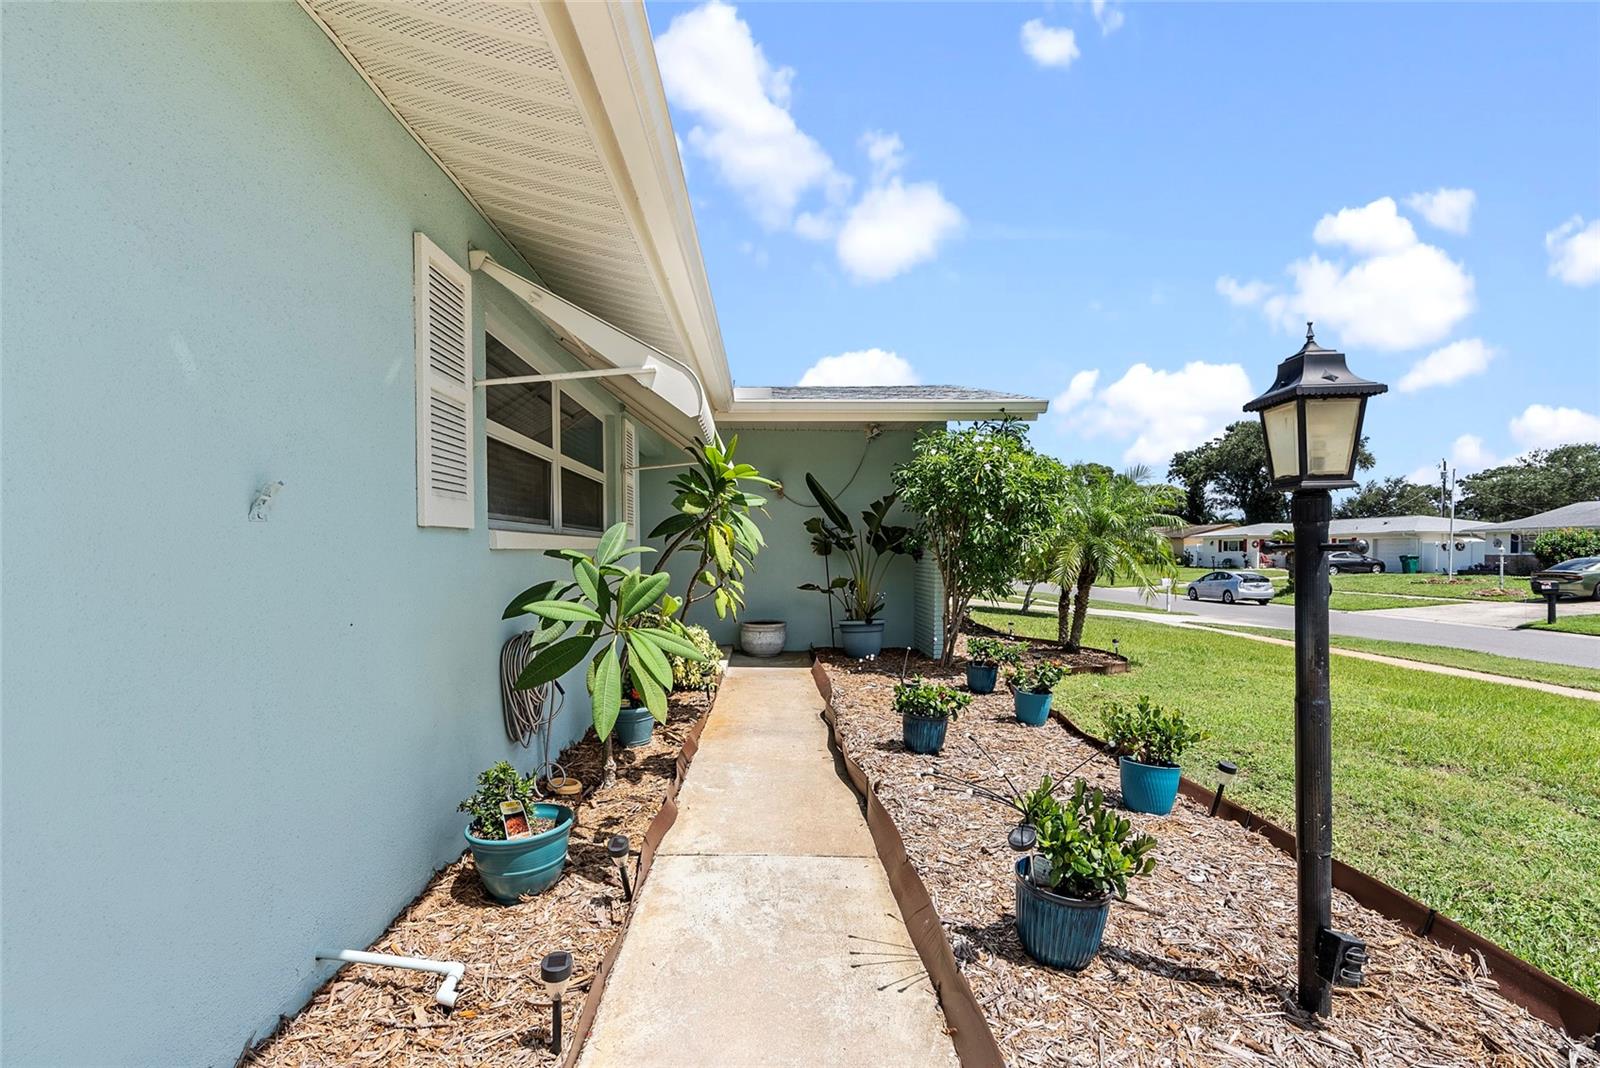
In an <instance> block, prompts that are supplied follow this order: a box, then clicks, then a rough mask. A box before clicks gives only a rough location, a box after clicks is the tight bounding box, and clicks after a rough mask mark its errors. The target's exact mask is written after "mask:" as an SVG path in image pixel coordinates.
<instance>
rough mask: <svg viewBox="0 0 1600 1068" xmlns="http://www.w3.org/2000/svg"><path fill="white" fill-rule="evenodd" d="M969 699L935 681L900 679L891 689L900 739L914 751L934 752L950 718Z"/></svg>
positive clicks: (939, 744) (958, 711) (940, 745)
mask: <svg viewBox="0 0 1600 1068" xmlns="http://www.w3.org/2000/svg"><path fill="white" fill-rule="evenodd" d="M971 703H972V698H971V697H969V696H967V695H966V694H964V693H960V692H958V691H956V690H954V689H952V688H950V687H949V686H941V685H939V684H938V683H934V682H924V681H923V680H922V679H918V680H917V681H916V682H902V683H900V684H899V685H898V686H896V687H895V688H894V710H895V711H896V712H898V713H900V740H901V741H902V742H904V743H905V747H906V749H908V750H909V751H911V752H913V753H923V754H926V753H937V752H938V751H939V750H941V749H943V748H944V736H945V731H946V730H947V729H948V728H949V726H950V721H951V720H952V719H955V718H956V716H957V715H959V714H960V712H961V710H962V709H963V708H966V707H967V705H969V704H971Z"/></svg>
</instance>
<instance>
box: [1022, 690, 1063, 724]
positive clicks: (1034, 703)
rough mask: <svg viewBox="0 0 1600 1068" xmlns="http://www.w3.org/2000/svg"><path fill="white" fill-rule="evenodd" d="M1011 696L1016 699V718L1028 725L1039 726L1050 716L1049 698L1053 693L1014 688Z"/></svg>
mask: <svg viewBox="0 0 1600 1068" xmlns="http://www.w3.org/2000/svg"><path fill="white" fill-rule="evenodd" d="M1012 696H1013V698H1014V699H1015V701H1016V711H1017V719H1019V720H1021V721H1022V722H1023V723H1026V724H1027V725H1028V726H1030V727H1037V726H1040V725H1041V724H1043V723H1044V721H1045V720H1047V719H1049V718H1050V699H1051V698H1052V697H1054V696H1055V694H1053V693H1029V692H1028V691H1026V690H1014V691H1012Z"/></svg>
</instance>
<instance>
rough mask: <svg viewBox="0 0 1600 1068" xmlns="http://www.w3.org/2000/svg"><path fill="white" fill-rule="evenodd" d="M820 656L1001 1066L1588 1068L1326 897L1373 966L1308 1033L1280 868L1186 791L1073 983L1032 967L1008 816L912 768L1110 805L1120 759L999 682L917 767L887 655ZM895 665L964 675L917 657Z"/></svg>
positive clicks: (1463, 963)
mask: <svg viewBox="0 0 1600 1068" xmlns="http://www.w3.org/2000/svg"><path fill="white" fill-rule="evenodd" d="M1040 651H1043V650H1037V651H1036V652H1040ZM824 660H825V662H826V665H827V668H828V671H829V673H830V674H831V675H832V677H833V703H834V708H835V712H836V715H837V721H838V725H837V730H838V736H839V739H840V744H841V746H843V747H844V749H845V751H846V752H848V753H849V754H850V755H851V756H852V757H853V758H854V759H855V760H856V762H857V763H859V764H860V765H861V767H862V769H863V770H864V771H865V772H866V773H867V775H868V777H869V778H870V779H871V781H872V782H873V783H874V784H875V788H876V790H877V793H878V797H879V800H880V801H881V802H882V804H883V806H884V808H885V809H886V810H887V811H888V812H889V813H890V815H892V816H893V818H894V821H895V823H896V825H897V826H898V827H899V830H900V834H901V836H902V837H903V838H904V840H905V846H906V852H907V853H908V854H909V856H910V857H911V860H912V862H913V863H914V864H915V865H916V867H917V870H918V872H919V873H920V874H921V876H922V880H923V882H924V884H925V885H926V886H927V888H928V892H929V894H930V895H931V896H932V898H933V903H934V906H935V907H936V908H937V910H938V913H939V915H940V917H941V918H942V919H943V922H944V927H945V932H946V934H947V935H948V937H949V938H950V941H951V946H952V950H953V951H954V953H955V956H956V959H957V960H958V961H959V962H961V965H960V966H961V969H962V972H963V974H964V975H965V976H966V979H967V982H968V983H969V984H970V985H971V986H972V989H973V992H974V993H975V994H976V996H977V999H978V1001H979V1002H980V1003H981V1004H982V1006H983V1011H984V1015H985V1017H986V1018H987V1020H988V1022H989V1027H990V1029H991V1030H992V1031H993V1032H994V1035H995V1038H996V1039H997V1040H998V1042H999V1045H1000V1048H1001V1050H1002V1052H1003V1053H1004V1055H1005V1057H1006V1060H1007V1062H1008V1063H1009V1064H1012V1065H1093V1066H1097V1068H1098V1066H1102V1065H1219V1064H1250V1065H1319V1066H1338V1068H1348V1066H1351V1065H1361V1066H1387V1065H1410V1066H1416V1068H1421V1066H1432V1065H1450V1066H1455V1065H1490V1066H1495V1068H1499V1066H1511V1065H1539V1066H1549V1068H1573V1066H1578V1065H1584V1066H1596V1065H1600V1055H1597V1054H1596V1053H1595V1052H1594V1051H1593V1050H1592V1049H1590V1048H1587V1047H1585V1046H1583V1045H1579V1044H1575V1043H1574V1042H1572V1041H1570V1040H1569V1039H1568V1038H1567V1037H1566V1036H1565V1035H1563V1034H1562V1033H1561V1032H1560V1031H1558V1030H1556V1029H1554V1028H1552V1027H1550V1026H1548V1025H1546V1024H1544V1023H1543V1022H1541V1021H1539V1020H1537V1019H1535V1018H1534V1017H1533V1016H1531V1015H1529V1013H1528V1012H1527V1011H1526V1010H1524V1009H1522V1008H1521V1007H1519V1006H1517V1005H1514V1004H1512V1003H1511V1002H1509V1001H1506V1000H1504V999H1503V998H1501V997H1500V996H1499V995H1498V994H1497V993H1496V992H1495V983H1494V981H1493V980H1491V979H1489V978H1488V977H1487V976H1486V975H1485V973H1484V969H1483V967H1482V965H1481V962H1476V961H1474V960H1472V959H1470V958H1468V957H1465V956H1459V955H1457V954H1454V953H1451V952H1449V951H1447V950H1445V949H1444V948H1442V947H1440V946H1437V945H1435V944H1433V943H1430V942H1428V941H1425V940H1424V939H1422V938H1419V937H1417V936H1415V935H1413V934H1412V933H1411V932H1410V931H1409V930H1407V929H1406V928H1404V927H1402V926H1400V925H1398V924H1396V923H1394V922H1393V921H1391V920H1388V919H1386V918H1384V917H1383V916H1381V915H1379V914H1378V913H1376V912H1373V911H1371V910H1369V909H1366V908H1363V907H1361V906H1360V905H1358V904H1356V903H1355V901H1354V900H1353V899H1351V898H1350V897H1349V896H1348V895H1346V894H1344V893H1341V892H1339V891H1335V892H1334V900H1333V912H1334V923H1335V925H1336V926H1337V927H1339V928H1340V929H1341V930H1346V931H1350V932H1353V933H1354V934H1356V935H1357V936H1358V937H1361V938H1363V939H1365V940H1366V942H1367V945H1368V947H1369V952H1370V954H1371V963H1370V964H1369V965H1368V967H1367V969H1366V985H1364V986H1362V987H1359V988H1355V989H1338V990H1336V991H1335V993H1334V1003H1333V1016H1332V1019H1331V1020H1330V1021H1327V1022H1325V1023H1321V1024H1314V1023H1312V1022H1311V1021H1310V1020H1308V1019H1307V1018H1306V1017H1305V1016H1303V1015H1302V1014H1301V1013H1300V1011H1299V1010H1298V1009H1297V1008H1296V1007H1295V1005H1294V1000H1293V997H1294V986H1295V967H1296V966H1295V960H1296V934H1295V930H1296V928H1295V900H1296V892H1295V866H1294V861H1293V859H1292V858H1291V857H1289V856H1287V855H1285V854H1284V853H1282V852H1280V851H1279V850H1278V849H1276V848H1274V847H1273V846H1272V845H1271V844H1270V843H1269V842H1268V841H1267V840H1266V839H1265V838H1263V837H1261V836H1260V835H1257V834H1254V833H1251V832H1249V831H1246V830H1245V829H1244V828H1242V827H1240V826H1239V825H1238V824H1235V823H1232V822H1229V821H1227V820H1220V819H1212V818H1210V817H1209V816H1208V815H1207V812H1206V809H1205V808H1204V807H1202V806H1200V805H1197V804H1196V803H1194V802H1192V801H1190V800H1188V799H1187V798H1184V797H1181V796H1180V797H1179V799H1178V805H1177V807H1176V808H1175V809H1174V810H1173V811H1172V814H1171V815H1170V816H1164V817H1162V816H1144V815H1137V814H1135V815H1132V819H1133V820H1134V824H1135V827H1136V828H1137V829H1139V830H1142V831H1148V832H1149V833H1151V834H1154V835H1155V836H1156V837H1157V839H1158V840H1159V845H1158V846H1157V850H1156V858H1157V867H1156V870H1155V873H1154V874H1153V875H1151V876H1149V877H1146V878H1141V879H1136V880H1134V881H1133V883H1132V885H1131V886H1130V897H1131V898H1132V901H1131V902H1130V903H1121V902H1118V903H1114V904H1113V905H1112V908H1111V917H1110V921H1109V922H1108V923H1107V925H1106V933H1105V943H1104V947H1103V948H1102V950H1101V952H1100V955H1099V956H1098V957H1097V958H1096V959H1095V960H1094V961H1093V963H1091V964H1090V965H1089V966H1088V967H1087V968H1086V969H1084V970H1083V971H1082V972H1078V973H1072V972H1064V971H1057V970H1055V969H1052V968H1048V967H1045V966H1044V965H1041V964H1038V963H1036V962H1035V961H1034V960H1033V959H1032V958H1030V957H1029V956H1027V954H1026V953H1025V952H1024V951H1023V949H1022V946H1021V944H1020V943H1019V942H1018V941H1017V936H1016V931H1015V928H1014V926H1013V920H1014V909H1015V893H1016V892H1015V883H1014V876H1013V874H1012V865H1013V864H1014V863H1015V859H1016V856H1017V854H1015V853H1012V852H1011V850H1010V849H1009V848H1007V846H1006V832H1007V831H1008V830H1009V829H1010V828H1011V827H1012V826H1013V825H1014V824H1015V822H1016V821H1015V815H1014V813H1012V812H1010V810H1008V809H1005V808H1003V807H1001V806H999V805H996V804H994V803H992V802H988V801H984V800H982V799H977V798H973V797H971V796H969V795H967V794H966V793H965V792H964V791H962V788H961V787H959V786H954V787H953V792H951V791H947V790H945V789H942V788H938V787H936V786H935V780H933V779H929V778H920V779H919V778H918V777H917V774H916V773H917V771H919V770H922V769H929V768H936V769H938V770H939V771H942V772H944V773H946V774H950V775H956V776H960V777H962V778H964V779H968V780H978V781H981V782H984V783H986V784H996V783H998V784H1001V789H1002V792H1003V791H1004V787H1003V779H1002V777H1001V773H1000V772H999V771H998V770H997V769H996V768H995V766H994V765H993V764H991V763H990V762H989V761H988V760H987V759H985V758H984V757H983V756H982V755H981V754H980V753H979V751H978V748H977V746H976V745H974V744H973V742H972V741H971V740H969V736H970V737H972V738H976V739H977V742H978V743H979V744H981V745H982V746H983V748H985V749H987V750H988V751H989V752H990V753H992V754H993V755H994V757H995V759H996V760H997V761H998V762H999V764H1000V765H1001V767H1002V768H1003V769H1004V773H1005V775H1008V776H1009V777H1010V778H1011V779H1012V780H1013V781H1015V782H1016V784H1017V785H1018V786H1019V787H1021V788H1022V789H1023V790H1027V789H1029V788H1030V787H1032V786H1035V785H1037V784H1038V782H1039V779H1040V777H1041V775H1043V774H1044V773H1046V772H1049V773H1051V774H1052V775H1053V776H1054V777H1056V778H1057V779H1059V778H1061V777H1062V776H1063V774H1065V773H1067V772H1068V771H1069V770H1070V769H1072V768H1073V767H1074V766H1076V765H1078V764H1079V763H1080V762H1081V761H1084V760H1085V759H1086V758H1087V759H1088V762H1087V763H1086V764H1084V765H1083V767H1082V768H1081V769H1079V770H1078V771H1077V772H1076V773H1075V774H1076V775H1077V776H1078V777H1082V778H1087V779H1088V780H1089V783H1090V785H1091V786H1097V787H1099V788H1101V789H1102V790H1104V791H1105V792H1106V794H1107V795H1108V796H1110V797H1112V798H1117V797H1119V796H1120V791H1119V790H1118V786H1117V766H1116V763H1115V761H1113V760H1112V759H1111V758H1109V757H1106V756H1104V755H1100V754H1098V753H1097V751H1096V750H1094V749H1093V747H1091V746H1089V745H1088V744H1086V743H1084V742H1082V741H1080V740H1079V739H1077V738H1076V737H1074V736H1073V735H1072V734H1071V733H1070V732H1069V731H1067V730H1065V729H1064V728H1063V727H1062V726H1061V725H1060V724H1059V723H1056V722H1055V721H1054V720H1052V721H1049V722H1047V723H1046V724H1045V725H1044V726H1042V727H1026V726H1023V725H1022V724H1020V723H1018V722H1017V721H1016V719H1015V718H1014V717H1013V715H1012V707H1011V697H1010V695H1009V693H1007V692H1005V690H1004V688H1003V687H1002V688H1000V689H999V690H997V691H996V692H995V693H993V694H989V695H985V696H977V697H974V698H973V701H972V704H971V705H970V706H969V707H968V708H967V709H965V710H964V711H963V712H962V714H961V718H960V719H959V720H957V721H955V722H954V723H952V724H951V726H950V734H949V739H948V741H947V742H946V745H945V748H944V751H943V753H942V754H941V755H940V756H938V757H919V756H914V755H912V754H910V753H907V752H906V751H905V749H904V747H903V746H902V745H901V742H900V719H899V717H898V716H896V715H894V713H893V706H892V699H893V690H894V685H895V683H896V682H897V681H898V673H899V668H900V667H901V654H900V653H899V652H898V651H896V652H894V653H892V654H891V653H888V652H886V653H885V654H884V657H883V659H882V661H879V662H876V663H872V662H865V663H863V662H856V661H852V660H847V659H844V658H843V657H840V656H838V655H837V654H831V653H829V654H824ZM959 663H960V662H959V661H958V664H959ZM906 670H907V674H908V675H911V676H915V675H924V676H926V677H928V678H929V679H931V680H937V681H941V682H945V683H948V684H952V685H957V686H960V685H963V683H964V678H963V677H962V676H961V675H959V674H958V672H957V671H951V670H948V669H941V668H940V667H939V666H938V664H937V663H936V662H934V661H930V660H928V659H926V658H924V657H921V656H919V655H917V654H914V653H913V654H912V655H911V657H910V661H909V663H908V664H907V667H906ZM1063 711H1067V712H1069V714H1070V710H1069V709H1067V710H1063ZM1286 729H1287V728H1286ZM946 785H950V784H946Z"/></svg>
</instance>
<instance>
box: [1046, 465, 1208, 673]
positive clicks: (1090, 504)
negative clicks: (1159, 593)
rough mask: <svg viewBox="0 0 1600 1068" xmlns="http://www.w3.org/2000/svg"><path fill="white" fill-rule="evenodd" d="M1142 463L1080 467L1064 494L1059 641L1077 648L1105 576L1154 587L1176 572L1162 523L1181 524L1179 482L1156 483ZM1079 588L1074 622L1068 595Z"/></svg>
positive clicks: (1057, 564)
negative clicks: (1120, 468) (1110, 469)
mask: <svg viewBox="0 0 1600 1068" xmlns="http://www.w3.org/2000/svg"><path fill="white" fill-rule="evenodd" d="M1149 479H1150V473H1149V471H1148V470H1146V469H1145V468H1143V467H1135V468H1131V469H1129V470H1128V471H1126V472H1124V473H1123V474H1120V475H1118V474H1107V473H1106V472H1105V471H1104V470H1103V469H1101V470H1094V469H1091V468H1081V467H1080V468H1074V469H1073V471H1072V477H1071V478H1070V480H1069V481H1068V483H1067V488H1066V492H1065V495H1064V497H1063V499H1062V502H1061V503H1062V507H1061V521H1060V526H1059V527H1058V528H1057V529H1056V533H1055V537H1054V539H1053V541H1054V544H1053V550H1054V571H1055V577H1056V581H1057V582H1058V583H1059V584H1060V586H1061V602H1060V607H1059V609H1058V611H1057V615H1056V620H1057V622H1056V630H1057V633H1056V640H1058V641H1060V642H1061V643H1062V644H1063V645H1065V646H1066V647H1067V648H1068V649H1070V650H1072V651H1073V652H1076V651H1077V649H1078V646H1079V643H1080V642H1081V641H1082V640H1083V621H1084V619H1085V618H1086V617H1087V616H1088V614H1089V592H1090V590H1091V589H1092V588H1093V587H1094V584H1095V581H1096V580H1098V579H1101V578H1107V579H1111V580H1113V581H1123V580H1128V579H1132V580H1133V581H1134V582H1135V583H1136V584H1138V585H1140V586H1143V587H1144V588H1145V589H1146V590H1152V589H1153V588H1154V587H1155V584H1156V581H1157V580H1158V579H1160V578H1161V577H1162V576H1163V575H1165V576H1167V577H1172V576H1173V575H1175V574H1176V571H1175V561H1174V560H1173V556H1172V544H1171V543H1170V542H1169V541H1168V540H1167V538H1166V535H1164V534H1163V533H1161V531H1160V530H1158V529H1157V528H1159V527H1169V526H1179V525H1181V524H1182V523H1183V520H1182V519H1181V518H1179V517H1178V516H1177V515H1174V514H1172V513H1173V512H1175V511H1176V510H1177V509H1178V508H1179V507H1181V506H1182V504H1183V493H1182V491H1181V490H1179V489H1177V488H1176V487H1174V486H1164V485H1155V484H1152V483H1151V482H1150V481H1149ZM1068 591H1072V593H1073V594H1074V596H1073V599H1072V611H1071V618H1070V622H1069V619H1068V612H1067V593H1068Z"/></svg>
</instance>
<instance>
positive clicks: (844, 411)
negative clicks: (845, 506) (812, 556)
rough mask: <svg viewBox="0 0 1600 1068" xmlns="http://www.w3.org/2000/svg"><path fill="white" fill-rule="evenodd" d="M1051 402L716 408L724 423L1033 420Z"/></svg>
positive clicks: (768, 403) (741, 403) (792, 403)
mask: <svg viewBox="0 0 1600 1068" xmlns="http://www.w3.org/2000/svg"><path fill="white" fill-rule="evenodd" d="M1049 407H1050V402H1049V401H1047V400H1041V399H1038V398H1018V399H1016V400H1006V401H996V400H949V399H945V400H938V399H929V400H894V399H888V398H880V399H863V400H840V399H827V400H748V399H746V400H736V401H734V402H733V403H732V404H731V405H730V406H728V407H727V408H726V409H718V411H717V419H718V421H719V422H723V423H786V422H793V423H964V422H970V421H972V420H976V419H1000V418H1004V417H1010V418H1013V419H1021V420H1024V421H1028V422H1031V421H1033V420H1035V419H1037V418H1039V416H1041V415H1043V414H1044V413H1045V412H1046V411H1047V410H1048V409H1049Z"/></svg>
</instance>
